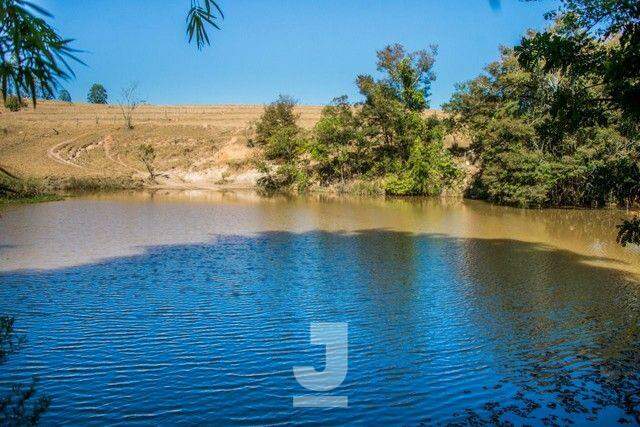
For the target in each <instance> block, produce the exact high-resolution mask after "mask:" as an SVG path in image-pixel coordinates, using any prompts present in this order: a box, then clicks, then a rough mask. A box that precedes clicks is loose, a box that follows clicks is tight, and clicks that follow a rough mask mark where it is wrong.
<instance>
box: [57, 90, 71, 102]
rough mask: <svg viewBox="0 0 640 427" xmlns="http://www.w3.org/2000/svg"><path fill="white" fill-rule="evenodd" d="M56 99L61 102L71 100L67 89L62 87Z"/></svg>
mask: <svg viewBox="0 0 640 427" xmlns="http://www.w3.org/2000/svg"><path fill="white" fill-rule="evenodd" d="M58 99H59V100H60V101H63V102H71V94H70V93H69V91H68V90H66V89H62V90H61V91H60V93H59V94H58Z"/></svg>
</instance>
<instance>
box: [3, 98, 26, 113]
mask: <svg viewBox="0 0 640 427" xmlns="http://www.w3.org/2000/svg"><path fill="white" fill-rule="evenodd" d="M4 106H5V107H6V108H7V109H8V110H9V111H14V112H15V111H20V109H21V108H22V107H24V106H25V105H24V104H23V103H22V102H20V100H19V99H18V97H17V96H13V95H11V96H9V97H8V98H7V100H6V101H5V102H4Z"/></svg>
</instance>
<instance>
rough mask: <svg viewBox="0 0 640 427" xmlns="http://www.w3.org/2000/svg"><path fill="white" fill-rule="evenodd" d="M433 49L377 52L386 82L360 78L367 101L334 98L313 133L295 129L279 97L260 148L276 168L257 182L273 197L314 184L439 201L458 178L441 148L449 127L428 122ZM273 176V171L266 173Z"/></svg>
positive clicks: (261, 129) (289, 107)
mask: <svg viewBox="0 0 640 427" xmlns="http://www.w3.org/2000/svg"><path fill="white" fill-rule="evenodd" d="M435 54H436V49H435V47H431V48H430V49H429V50H421V51H417V52H411V53H409V52H406V51H405V49H404V48H403V47H402V46H400V45H392V46H388V47H386V48H385V49H383V50H381V51H379V52H378V70H379V71H380V72H381V73H382V74H383V76H382V78H380V79H375V78H374V77H373V76H370V75H360V76H358V78H357V84H358V88H359V90H360V93H361V94H362V96H363V98H364V100H363V102H361V103H357V104H351V103H349V101H348V99H347V97H344V96H343V97H339V98H336V99H334V101H333V102H332V103H331V105H329V106H327V107H326V108H325V109H324V110H323V112H322V117H321V118H320V120H319V122H318V123H317V124H316V126H315V128H314V129H313V131H311V132H304V131H303V130H302V129H300V128H299V127H298V126H297V125H296V119H297V116H296V115H295V113H294V103H293V102H292V100H291V99H290V98H286V97H281V98H280V99H279V100H278V101H276V102H275V103H273V104H271V105H269V106H267V107H266V108H265V113H264V114H263V116H262V118H261V120H260V122H259V123H258V124H257V127H256V142H257V143H258V144H259V145H261V146H263V147H264V155H265V158H266V159H267V160H269V161H272V162H275V163H276V164H277V165H278V166H277V168H276V169H275V170H273V171H269V173H268V174H267V175H266V177H265V178H263V179H262V180H260V182H259V184H260V185H261V187H262V188H263V189H265V190H268V191H276V190H291V189H292V188H297V189H298V190H301V189H306V188H307V187H308V186H309V185H314V184H316V185H324V186H326V185H332V184H338V185H340V186H341V188H343V189H344V186H345V184H346V183H347V181H354V180H366V181H378V182H379V183H380V185H381V187H382V189H383V190H384V192H386V193H387V194H392V195H435V194H439V193H440V192H442V190H444V189H445V187H446V186H448V185H450V184H452V183H453V182H454V181H456V180H457V178H458V176H459V172H458V170H457V168H456V167H455V165H454V162H453V159H452V157H451V155H450V154H449V152H448V151H447V150H445V149H444V147H443V143H442V140H443V135H444V125H443V123H442V122H441V121H440V120H438V119H437V118H436V117H434V116H427V115H426V109H427V108H428V97H429V93H430V87H431V82H432V81H433V80H434V79H435V75H434V73H433V70H432V69H433V64H434V59H435ZM267 170H268V168H267Z"/></svg>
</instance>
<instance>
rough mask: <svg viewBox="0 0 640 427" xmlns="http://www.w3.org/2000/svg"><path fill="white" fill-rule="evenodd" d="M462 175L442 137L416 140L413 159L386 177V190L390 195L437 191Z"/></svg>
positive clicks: (440, 190)
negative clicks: (431, 140) (444, 147)
mask: <svg viewBox="0 0 640 427" xmlns="http://www.w3.org/2000/svg"><path fill="white" fill-rule="evenodd" d="M459 175H460V172H459V171H458V169H457V167H456V166H455V164H454V163H453V159H452V157H451V155H450V154H449V153H448V152H447V151H445V150H444V149H443V147H442V143H441V142H439V141H433V142H430V143H423V142H416V143H415V144H413V146H412V147H411V154H410V156H409V160H408V161H407V162H406V163H404V164H401V165H400V168H399V170H398V172H397V173H395V174H391V175H389V176H388V177H387V179H386V180H385V192H386V193H387V194H390V195H398V196H416V195H429V196H433V195H437V194H440V193H441V192H442V190H443V189H444V188H445V187H446V186H448V185H451V184H452V183H453V182H454V181H455V180H456V179H457V178H458V177H459Z"/></svg>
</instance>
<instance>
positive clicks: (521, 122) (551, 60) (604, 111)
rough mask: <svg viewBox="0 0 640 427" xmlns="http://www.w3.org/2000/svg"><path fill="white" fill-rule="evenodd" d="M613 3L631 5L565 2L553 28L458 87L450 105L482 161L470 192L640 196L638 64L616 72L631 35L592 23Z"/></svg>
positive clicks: (501, 197)
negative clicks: (599, 11) (597, 27)
mask: <svg viewBox="0 0 640 427" xmlns="http://www.w3.org/2000/svg"><path fill="white" fill-rule="evenodd" d="M614 4H617V5H618V6H620V7H623V4H627V5H629V4H630V3H628V2H625V1H617V2H612V1H599V2H598V1H591V0H590V1H565V2H564V6H563V8H562V9H561V11H559V12H558V13H555V14H551V15H550V16H553V17H554V18H555V23H554V25H553V26H552V27H551V28H550V29H549V30H548V31H546V32H544V33H538V34H534V33H532V34H528V35H527V36H526V37H524V38H523V40H522V42H521V44H520V45H518V46H516V47H515V48H503V49H502V55H501V58H500V60H498V61H497V62H495V63H492V64H490V65H489V66H488V67H487V68H486V73H485V74H484V75H482V76H480V77H478V78H476V79H474V80H472V81H470V82H467V83H465V84H463V85H460V86H459V87H458V89H457V91H456V93H455V94H454V95H453V97H452V100H451V101H450V102H449V103H448V105H447V106H446V107H445V108H446V110H447V111H448V112H449V113H451V117H452V121H453V123H454V125H455V126H456V127H457V128H459V129H461V130H462V131H464V132H466V133H467V134H468V135H469V136H470V138H471V140H472V150H473V154H475V155H476V156H477V157H478V159H479V163H480V166H481V170H480V172H479V174H478V175H477V177H476V178H477V179H476V182H475V185H474V186H473V187H472V189H471V195H473V196H475V197H480V198H486V199H488V200H491V201H494V202H497V203H502V204H510V205H517V206H523V207H532V206H534V207H535V206H590V207H601V206H605V205H608V204H617V205H620V206H631V205H633V204H634V203H637V201H638V199H639V197H640V137H639V126H638V120H637V111H635V108H636V107H635V106H634V102H635V103H637V102H638V98H637V97H636V98H635V101H634V100H633V98H634V96H632V95H631V94H632V93H633V92H634V91H635V90H637V79H638V69H637V67H636V69H635V76H636V77H635V83H634V79H633V78H630V77H629V72H630V70H625V71H624V73H623V74H621V73H616V72H614V71H612V70H613V69H614V68H615V67H617V66H618V63H617V62H616V61H618V60H619V59H620V58H621V57H624V56H625V55H626V53H625V52H627V51H628V50H629V49H630V48H631V47H630V46H629V45H626V44H625V43H632V42H631V41H627V42H624V41H623V40H625V36H624V31H623V33H622V34H621V33H620V31H622V30H621V29H622V28H623V27H619V26H617V24H612V27H611V30H610V31H611V32H607V31H605V32H604V33H598V34H602V35H603V36H602V37H600V36H598V34H592V33H590V32H589V31H588V30H587V28H586V27H587V26H588V25H590V23H591V22H592V21H591V20H590V18H588V16H589V14H590V13H592V12H593V11H592V9H593V8H597V7H596V6H597V5H600V6H602V7H605V6H606V7H613V6H612V5H614ZM634 7H636V6H634ZM636 9H637V7H636ZM616 10H618V9H616ZM598 16H600V15H598ZM616 16H617V15H616ZM593 19H596V18H593ZM612 19H614V18H612ZM604 21H605V18H603V17H601V20H600V21H599V22H601V23H602V22H604ZM633 25H636V26H637V18H636V23H635V24H633ZM633 25H632V26H633ZM624 29H628V27H624ZM633 43H635V45H634V48H635V49H636V51H635V52H639V51H640V46H639V45H638V44H637V40H636V41H635V42H633ZM634 55H635V53H634V54H631V55H629V56H634ZM614 75H615V76H617V77H618V78H620V79H621V81H620V82H614V81H613V79H614ZM622 81H624V83H622ZM622 86H624V87H622Z"/></svg>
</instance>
